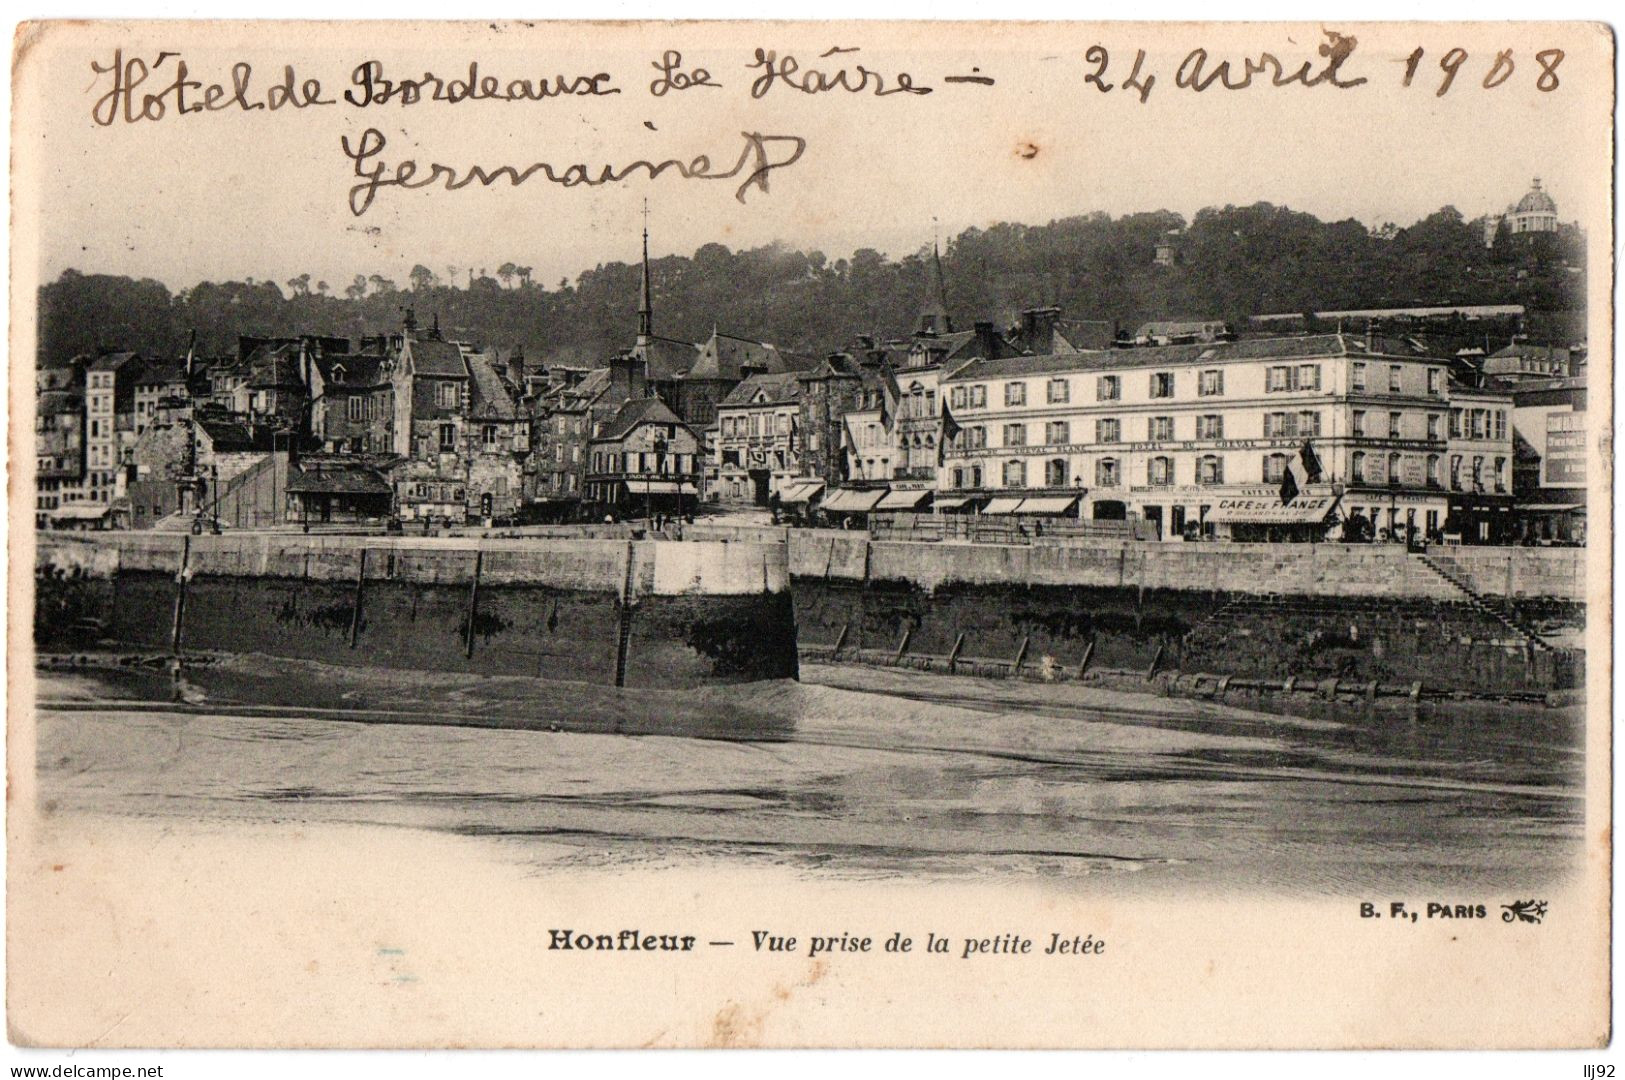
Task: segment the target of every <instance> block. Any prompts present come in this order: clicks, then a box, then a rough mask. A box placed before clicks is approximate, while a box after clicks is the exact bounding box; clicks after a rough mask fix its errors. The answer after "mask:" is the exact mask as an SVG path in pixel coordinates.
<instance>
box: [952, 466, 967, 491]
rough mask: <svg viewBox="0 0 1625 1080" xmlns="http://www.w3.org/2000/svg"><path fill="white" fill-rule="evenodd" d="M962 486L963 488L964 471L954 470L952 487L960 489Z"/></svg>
mask: <svg viewBox="0 0 1625 1080" xmlns="http://www.w3.org/2000/svg"><path fill="white" fill-rule="evenodd" d="M964 486H965V470H964V469H955V470H954V487H956V488H962V487H964Z"/></svg>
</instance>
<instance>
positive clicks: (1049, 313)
mask: <svg viewBox="0 0 1625 1080" xmlns="http://www.w3.org/2000/svg"><path fill="white" fill-rule="evenodd" d="M1060 319H1061V309H1060V308H1058V307H1041V308H1028V309H1027V310H1025V311H1023V312H1022V313H1021V342H1022V344H1023V345H1024V346H1026V347H1027V348H1029V349H1031V350H1032V352H1033V355H1034V356H1048V355H1049V354H1051V353H1053V352H1054V351H1055V324H1056V323H1058V322H1060Z"/></svg>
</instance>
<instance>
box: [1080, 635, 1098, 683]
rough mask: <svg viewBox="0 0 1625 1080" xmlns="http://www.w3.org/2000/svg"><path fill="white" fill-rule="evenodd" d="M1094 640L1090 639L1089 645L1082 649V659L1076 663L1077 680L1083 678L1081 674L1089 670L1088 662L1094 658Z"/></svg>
mask: <svg viewBox="0 0 1625 1080" xmlns="http://www.w3.org/2000/svg"><path fill="white" fill-rule="evenodd" d="M1095 640H1096V639H1095V638H1090V639H1089V644H1087V645H1085V646H1084V647H1083V659H1082V660H1080V661H1079V662H1078V678H1080V679H1081V678H1083V673H1084V672H1086V671H1088V670H1089V661H1091V660H1093V659H1094V658H1095Z"/></svg>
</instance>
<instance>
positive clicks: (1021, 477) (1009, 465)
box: [1004, 461, 1027, 488]
mask: <svg viewBox="0 0 1625 1080" xmlns="http://www.w3.org/2000/svg"><path fill="white" fill-rule="evenodd" d="M1004 486H1005V487H1010V488H1018V487H1026V486H1027V463H1026V462H1025V461H1006V462H1005V463H1004Z"/></svg>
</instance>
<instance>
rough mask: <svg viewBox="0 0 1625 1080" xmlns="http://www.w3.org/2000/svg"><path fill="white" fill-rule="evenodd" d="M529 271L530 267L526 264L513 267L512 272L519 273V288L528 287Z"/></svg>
mask: <svg viewBox="0 0 1625 1080" xmlns="http://www.w3.org/2000/svg"><path fill="white" fill-rule="evenodd" d="M530 271H531V268H530V267H528V266H517V267H515V268H514V272H515V273H516V274H518V275H519V287H520V288H521V289H528V288H530Z"/></svg>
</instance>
